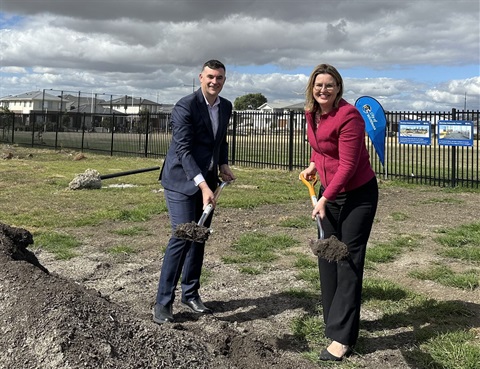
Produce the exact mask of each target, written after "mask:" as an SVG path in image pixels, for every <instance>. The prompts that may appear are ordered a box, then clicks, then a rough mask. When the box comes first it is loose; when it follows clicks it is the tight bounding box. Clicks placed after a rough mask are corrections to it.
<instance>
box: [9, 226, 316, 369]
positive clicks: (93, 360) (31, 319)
mask: <svg viewBox="0 0 480 369" xmlns="http://www.w3.org/2000/svg"><path fill="white" fill-rule="evenodd" d="M31 244H33V237H32V235H31V234H30V233H29V232H28V231H27V230H25V229H20V228H13V227H10V226H8V225H5V224H2V223H0V320H1V334H0V348H1V350H0V368H6V369H7V368H8V369H10V368H12V369H13V368H15V369H18V368H25V369H27V368H28V369H30V368H32V369H33V368H42V369H48V368H63V369H65V368H124V369H131V368H132V369H133V368H175V369H179V368H189V369H195V368H205V369H206V368H208V369H215V368H222V369H229V368H232V369H233V368H242V369H250V368H252V369H253V368H255V369H258V368H279V369H286V368H293V367H296V368H299V369H300V368H308V367H311V366H302V365H298V363H292V362H284V361H282V358H281V354H279V353H278V352H277V350H276V349H275V348H274V347H273V346H272V345H269V344H267V343H264V342H260V341H259V340H257V339H255V338H254V337H250V336H247V335H246V334H242V333H241V332H238V331H235V330H233V329H232V328H230V327H229V326H228V324H226V323H225V322H223V323H222V322H220V323H219V322H215V321H214V320H213V318H212V320H211V321H209V320H208V318H207V320H203V324H206V325H208V324H209V323H211V324H224V326H223V327H217V329H213V330H210V331H211V332H215V334H210V335H209V334H208V331H209V330H208V329H202V326H201V324H202V323H199V326H198V327H197V329H195V330H194V331H188V330H186V329H185V328H184V327H182V325H179V324H178V325H166V326H158V325H156V324H154V323H153V322H152V321H151V320H148V321H146V320H145V319H143V320H142V319H140V318H137V317H136V316H135V315H134V314H133V313H132V312H131V311H130V310H128V309H127V308H126V307H122V306H120V305H118V304H116V303H113V302H111V301H109V299H108V298H105V297H103V296H101V295H100V294H99V293H98V292H96V291H94V290H90V289H86V288H85V287H83V286H82V285H80V284H78V283H76V282H74V281H73V280H69V279H66V278H62V277H60V276H58V275H56V274H55V273H49V271H48V270H47V269H46V268H44V267H43V266H42V265H41V264H40V263H39V261H38V259H37V257H36V256H35V255H34V254H33V253H32V252H31V251H29V250H28V249H27V247H28V246H29V245H31ZM204 328H206V327H204ZM219 329H220V331H221V332H223V333H221V334H218V332H219ZM305 365H308V364H305Z"/></svg>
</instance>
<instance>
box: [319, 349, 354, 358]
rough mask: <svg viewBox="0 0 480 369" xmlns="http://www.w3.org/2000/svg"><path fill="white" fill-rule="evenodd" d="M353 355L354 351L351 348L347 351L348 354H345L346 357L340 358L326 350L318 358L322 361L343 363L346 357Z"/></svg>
mask: <svg viewBox="0 0 480 369" xmlns="http://www.w3.org/2000/svg"><path fill="white" fill-rule="evenodd" d="M351 353H352V349H351V348H350V347H349V348H348V349H347V352H345V355H343V356H341V357H338V356H335V355H333V354H331V353H330V351H328V350H327V349H324V350H323V351H322V352H321V353H320V356H319V357H318V358H319V359H320V360H322V361H342V360H343V358H344V357H348V356H350V355H351Z"/></svg>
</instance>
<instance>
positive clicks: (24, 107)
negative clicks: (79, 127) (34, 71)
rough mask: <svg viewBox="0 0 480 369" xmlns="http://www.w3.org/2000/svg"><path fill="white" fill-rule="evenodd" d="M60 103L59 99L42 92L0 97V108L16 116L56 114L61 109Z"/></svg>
mask: <svg viewBox="0 0 480 369" xmlns="http://www.w3.org/2000/svg"><path fill="white" fill-rule="evenodd" d="M61 101H62V99H61V98H60V97H58V96H54V95H51V94H49V93H46V92H44V91H43V92H42V91H31V92H26V93H23V94H20V95H14V96H5V97H2V98H1V99H0V106H2V107H5V108H8V110H10V111H11V112H12V113H17V114H30V113H43V112H49V111H50V112H58V111H60V109H61Z"/></svg>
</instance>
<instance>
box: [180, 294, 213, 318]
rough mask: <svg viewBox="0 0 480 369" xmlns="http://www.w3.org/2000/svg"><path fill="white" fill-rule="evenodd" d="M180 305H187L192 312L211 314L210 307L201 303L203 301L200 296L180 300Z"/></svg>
mask: <svg viewBox="0 0 480 369" xmlns="http://www.w3.org/2000/svg"><path fill="white" fill-rule="evenodd" d="M182 305H183V306H185V307H188V308H189V309H190V310H192V311H193V312H194V313H202V314H212V313H213V311H212V309H209V308H207V307H206V306H205V305H203V302H202V300H201V299H200V297H197V298H194V299H192V300H189V301H184V300H182Z"/></svg>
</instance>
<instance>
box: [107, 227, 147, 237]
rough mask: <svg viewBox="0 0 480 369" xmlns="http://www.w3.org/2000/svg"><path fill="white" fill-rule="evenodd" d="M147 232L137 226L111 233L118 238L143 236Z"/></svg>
mask: <svg viewBox="0 0 480 369" xmlns="http://www.w3.org/2000/svg"><path fill="white" fill-rule="evenodd" d="M146 232H147V229H146V228H144V227H139V226H132V227H127V228H122V229H117V230H114V231H112V233H115V234H118V235H120V236H131V237H135V236H139V235H141V234H144V233H146Z"/></svg>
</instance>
